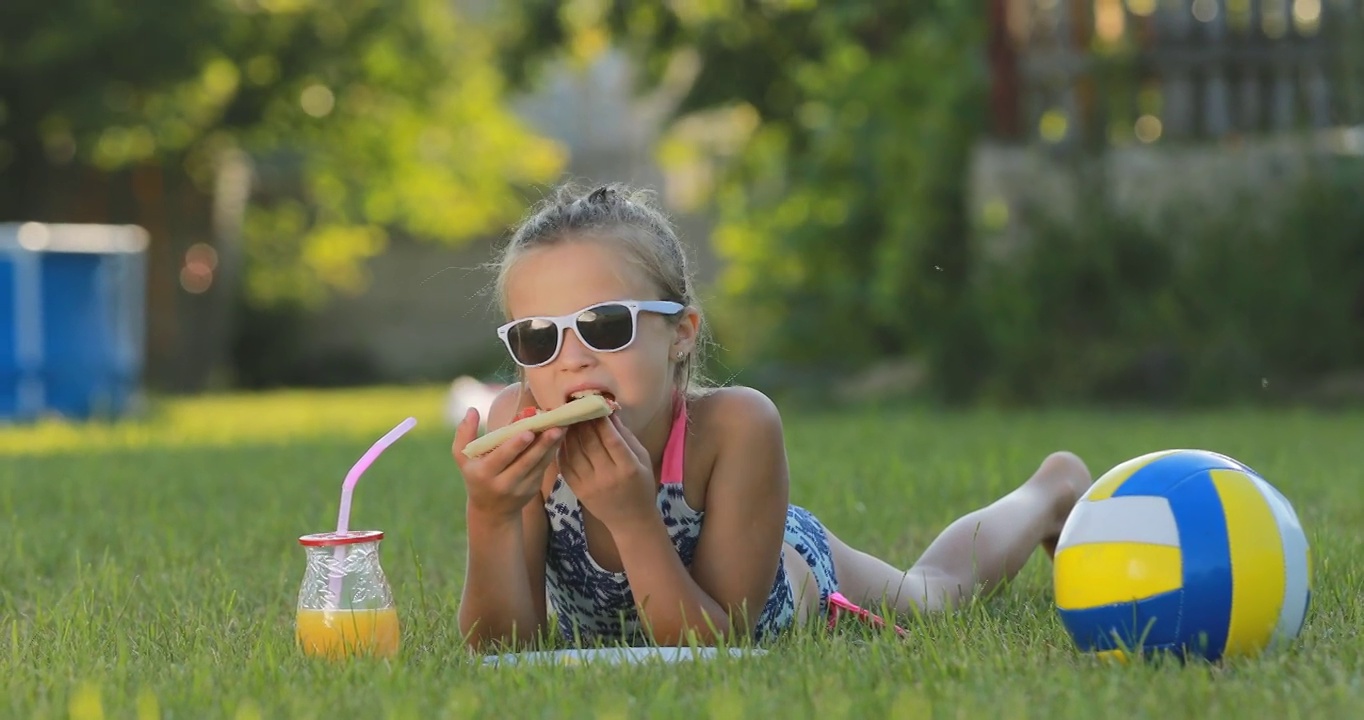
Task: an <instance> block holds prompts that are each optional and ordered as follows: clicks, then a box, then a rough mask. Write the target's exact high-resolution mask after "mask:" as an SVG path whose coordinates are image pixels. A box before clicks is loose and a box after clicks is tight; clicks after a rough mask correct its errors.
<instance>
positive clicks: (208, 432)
mask: <svg viewBox="0 0 1364 720" xmlns="http://www.w3.org/2000/svg"><path fill="white" fill-rule="evenodd" d="M445 391H446V388H445V387H444V386H437V387H430V386H422V387H411V388H407V387H401V388H366V389H359V390H347V391H339V392H338V391H316V390H288V391H279V392H269V393H260V394H253V395H245V394H243V395H207V396H201V397H191V398H170V399H165V400H161V401H159V402H157V403H156V404H155V405H154V406H153V408H152V410H151V411H150V412H149V413H147V415H146V416H145V417H142V418H137V419H126V420H119V421H116V422H112V423H98V422H91V423H80V422H67V421H63V420H56V419H49V420H43V421H40V422H38V423H35V424H32V425H19V426H10V427H3V426H0V455H18V454H25V455H29V454H34V455H45V454H51V453H60V452H65V451H69V450H93V449H101V448H105V449H109V448H123V449H127V448H148V447H177V446H187V445H198V446H216V447H230V446H232V445H234V444H237V443H242V442H264V443H272V442H290V441H295V440H302V439H306V438H317V437H323V436H334V437H357V438H358V437H364V436H369V435H373V436H374V439H376V440H377V439H378V437H379V436H380V435H382V434H383V433H385V432H387V431H388V430H389V429H391V428H392V427H393V426H394V425H397V424H398V423H400V422H402V421H403V419H405V418H407V417H409V416H410V417H415V418H417V421H418V426H417V428H416V429H414V431H413V432H418V431H431V430H432V429H433V428H440V432H444V433H446V434H447V435H450V436H451V437H453V430H449V429H446V428H445V426H444V419H443V417H442V411H443V403H444V401H445Z"/></svg>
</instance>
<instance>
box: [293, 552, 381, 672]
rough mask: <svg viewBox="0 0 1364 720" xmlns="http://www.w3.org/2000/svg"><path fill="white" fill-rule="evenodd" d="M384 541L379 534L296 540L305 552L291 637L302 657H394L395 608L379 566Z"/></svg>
mask: <svg viewBox="0 0 1364 720" xmlns="http://www.w3.org/2000/svg"><path fill="white" fill-rule="evenodd" d="M383 539H384V534H383V532H382V531H379V530H350V531H347V532H342V533H337V532H328V533H316V534H313V535H304V536H302V537H300V538H299V539H298V542H299V544H300V545H302V546H303V547H304V549H305V550H306V552H307V565H306V567H305V569H304V573H303V583H302V585H301V586H300V587H299V591H298V616H297V619H296V621H295V637H296V640H297V643H298V646H299V648H300V649H301V650H302V651H303V653H304V654H306V655H311V656H314V657H325V658H330V659H336V658H341V657H347V656H354V655H366V656H371V657H392V656H393V655H394V654H396V653H397V652H398V635H399V632H398V609H397V608H396V607H395V606H394V604H393V592H392V590H391V589H390V588H389V586H388V578H387V577H385V576H384V569H383V567H382V566H381V565H380V564H379V542H380V541H381V540H383Z"/></svg>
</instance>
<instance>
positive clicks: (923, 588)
mask: <svg viewBox="0 0 1364 720" xmlns="http://www.w3.org/2000/svg"><path fill="white" fill-rule="evenodd" d="M1091 482H1093V480H1092V478H1091V477H1090V474H1089V469H1088V468H1086V467H1085V464H1084V463H1083V462H1082V461H1081V460H1080V458H1078V457H1076V456H1075V455H1072V454H1071V453H1067V452H1059V453H1053V454H1051V455H1049V456H1047V458H1046V460H1044V461H1043V462H1042V465H1041V466H1040V467H1038V469H1037V472H1036V473H1034V474H1033V476H1032V477H1031V478H1028V480H1027V481H1026V482H1024V483H1023V484H1022V485H1020V486H1019V487H1018V488H1017V489H1015V490H1014V491H1013V492H1010V493H1009V494H1008V495H1005V496H1004V497H1002V498H1000V499H999V500H996V501H995V502H993V503H991V504H990V505H988V506H986V507H984V508H981V509H979V510H976V511H974V512H972V513H969V514H967V515H966V516H965V517H962V518H960V519H958V520H956V521H955V522H953V523H952V524H951V525H949V526H948V527H947V529H946V530H944V531H943V532H942V534H941V535H939V536H938V538H937V539H936V540H934V541H933V543H932V544H931V545H929V547H928V550H926V551H925V552H924V554H923V556H922V557H920V558H919V561H918V562H917V563H915V564H914V567H912V568H910V569H909V570H908V571H904V570H899V569H897V568H895V567H892V566H891V565H890V564H889V563H887V562H885V561H884V560H881V559H879V558H877V557H874V556H872V555H868V554H867V553H864V552H862V551H860V550H857V549H854V548H852V547H849V546H848V545H847V543H844V542H843V541H842V540H839V539H838V538H836V537H834V535H833V533H829V543H830V545H831V547H832V549H833V556H834V568H835V572H836V573H837V575H838V584H839V588H840V590H841V592H842V593H843V594H844V595H846V596H847V597H848V599H849V600H852V601H853V602H854V603H857V604H858V605H861V606H863V607H866V608H868V609H874V608H877V607H879V606H880V605H881V603H882V602H884V603H885V604H886V605H887V606H888V607H893V608H895V609H896V611H897V612H900V613H904V614H916V613H918V612H922V611H934V610H941V609H945V608H950V607H952V606H954V605H957V604H959V603H961V602H964V601H966V600H969V599H971V598H972V597H974V596H975V595H976V593H977V592H978V591H980V590H984V589H993V588H994V587H995V586H997V585H999V584H1002V583H1004V582H1007V581H1008V580H1011V579H1013V577H1014V576H1015V575H1017V574H1018V571H1019V570H1021V569H1022V568H1023V564H1024V563H1026V562H1027V561H1028V558H1029V557H1030V556H1031V555H1032V553H1033V552H1034V551H1035V550H1036V549H1037V548H1038V547H1039V546H1041V547H1043V549H1044V550H1046V551H1047V552H1048V554H1050V553H1052V552H1053V551H1054V549H1055V547H1056V537H1057V536H1058V535H1059V534H1060V532H1061V527H1062V526H1063V525H1064V524H1065V521H1066V517H1067V516H1068V515H1069V514H1070V510H1071V508H1072V507H1074V505H1075V503H1076V502H1077V501H1078V500H1079V499H1080V496H1081V495H1082V494H1084V491H1085V490H1086V489H1088V488H1089V485H1090V483H1091Z"/></svg>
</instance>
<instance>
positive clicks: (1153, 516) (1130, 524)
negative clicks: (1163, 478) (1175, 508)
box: [1056, 495, 1179, 553]
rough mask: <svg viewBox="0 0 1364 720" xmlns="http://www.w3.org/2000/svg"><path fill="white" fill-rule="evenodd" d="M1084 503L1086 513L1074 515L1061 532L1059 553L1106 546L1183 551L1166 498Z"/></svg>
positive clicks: (1136, 498)
mask: <svg viewBox="0 0 1364 720" xmlns="http://www.w3.org/2000/svg"><path fill="white" fill-rule="evenodd" d="M1083 502H1084V503H1085V511H1084V512H1083V513H1074V514H1072V515H1071V516H1070V518H1069V519H1068V520H1067V521H1066V525H1065V527H1064V528H1062V529H1061V537H1060V538H1058V539H1057V542H1056V552H1058V553H1059V552H1061V551H1062V550H1064V549H1066V548H1067V547H1070V546H1071V545H1087V544H1089V543H1102V542H1130V543H1149V544H1151V545H1166V546H1169V547H1179V528H1178V527H1176V525H1175V515H1174V513H1173V512H1171V511H1170V503H1169V502H1168V501H1166V499H1165V498H1163V497H1152V496H1143V495H1126V496H1121V497H1110V498H1105V499H1103V500H1094V501H1089V500H1085V501H1083Z"/></svg>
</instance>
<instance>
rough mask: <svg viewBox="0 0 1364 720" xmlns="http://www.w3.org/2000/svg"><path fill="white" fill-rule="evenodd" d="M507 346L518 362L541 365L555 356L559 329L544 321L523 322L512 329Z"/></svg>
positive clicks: (508, 334)
mask: <svg viewBox="0 0 1364 720" xmlns="http://www.w3.org/2000/svg"><path fill="white" fill-rule="evenodd" d="M507 344H508V345H510V346H511V351H512V355H513V356H515V358H516V360H517V362H520V363H523V364H526V365H539V364H540V363H543V362H544V361H546V360H548V359H550V358H551V357H553V356H554V350H555V349H556V348H557V347H558V345H559V329H558V328H556V327H555V326H554V323H551V322H546V321H544V320H523V321H521V322H519V323H517V324H515V325H513V326H512V327H511V330H510V331H509V332H508V333H507Z"/></svg>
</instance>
